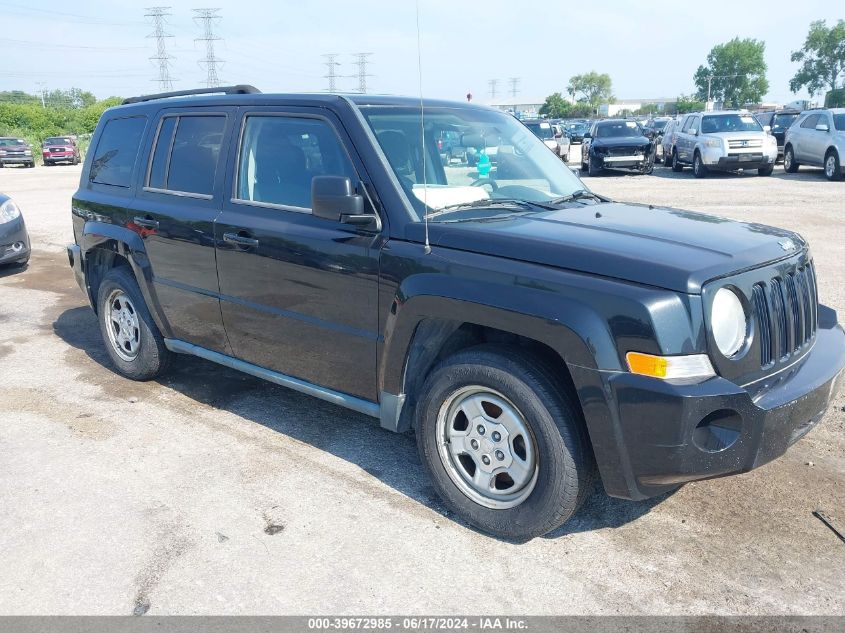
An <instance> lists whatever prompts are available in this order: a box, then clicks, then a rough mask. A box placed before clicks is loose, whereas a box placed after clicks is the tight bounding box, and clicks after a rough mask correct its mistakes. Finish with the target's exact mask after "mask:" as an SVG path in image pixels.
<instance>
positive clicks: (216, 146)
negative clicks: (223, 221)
mask: <svg viewBox="0 0 845 633" xmlns="http://www.w3.org/2000/svg"><path fill="white" fill-rule="evenodd" d="M171 121H172V123H171ZM225 128H226V117H225V116H223V115H211V116H206V115H184V116H179V117H169V118H166V119H164V122H163V123H162V124H161V127H160V129H159V135H158V138H157V139H156V147H155V150H154V152H153V160H152V164H151V165H150V175H149V179H148V186H150V187H154V188H156V189H164V190H167V191H178V192H183V193H195V194H200V195H207V196H210V195H212V194H213V193H214V178H215V174H216V172H217V162H218V158H219V157H220V147H221V145H222V143H223V132H224V130H225ZM171 139H172V140H171Z"/></svg>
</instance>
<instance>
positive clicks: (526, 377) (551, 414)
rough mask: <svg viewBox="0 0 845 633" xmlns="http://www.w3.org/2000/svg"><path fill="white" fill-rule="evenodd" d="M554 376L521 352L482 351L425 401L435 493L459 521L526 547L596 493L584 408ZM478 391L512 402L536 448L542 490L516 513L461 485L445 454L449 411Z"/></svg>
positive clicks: (424, 443) (452, 368) (426, 458)
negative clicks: (443, 430) (464, 393)
mask: <svg viewBox="0 0 845 633" xmlns="http://www.w3.org/2000/svg"><path fill="white" fill-rule="evenodd" d="M552 375H553V374H552V372H551V371H550V370H548V369H546V368H545V366H544V365H543V364H542V363H541V362H538V359H537V358H535V357H533V356H530V355H527V354H526V353H525V352H523V351H522V350H521V349H519V348H512V347H502V346H492V345H481V346H478V347H474V348H470V349H467V350H464V351H461V352H458V353H457V354H455V355H454V356H452V357H450V358H447V359H446V360H444V361H443V362H441V363H440V364H439V365H438V366H437V367H436V368H435V369H434V370H433V371H432V372H431V374H429V376H428V378H427V379H426V381H425V384H424V385H423V388H422V392H421V394H420V399H419V402H418V404H417V407H416V426H415V429H416V438H417V447H418V449H419V453H420V458H421V460H422V462H423V465H424V467H425V469H426V471H427V472H428V475H429V477H430V478H431V481H432V483H433V485H434V487H435V489H436V490H437V492H438V494H439V495H440V496H441V498H442V499H443V501H444V502H445V503H446V505H447V506H448V507H449V508H450V509H451V510H452V511H454V512H455V513H456V514H457V515H459V516H460V517H462V518H463V519H464V520H466V521H468V522H469V523H471V524H472V525H474V526H476V527H477V528H479V529H481V530H483V531H485V532H487V533H489V534H492V535H494V536H497V537H499V538H504V539H508V540H516V541H523V540H527V539H531V538H534V537H536V536H541V535H543V534H546V533H548V532H550V531H551V530H553V529H555V528H556V527H558V526H560V525H562V524H563V523H564V522H566V521H567V519H569V518H570V517H571V516H572V515H573V514H574V513H575V512H576V511H577V510H578V508H579V507H580V505H581V503H582V502H583V501H584V499H585V498H586V496H587V495H588V493H589V492H591V491H592V489H593V481H594V477H595V465H594V460H593V455H592V450H591V448H590V446H589V442H588V439H587V433H586V430H585V427H584V423H583V420H582V417H581V413H580V409H579V408H578V407H577V406H576V405H575V404H574V402H573V399H572V398H571V397H570V396H569V395H568V394H567V393H565V391H564V390H563V389H560V388H558V387H557V386H556V382H555V380H554V379H553V378H552ZM475 386H480V387H482V388H486V389H491V390H494V391H495V392H498V393H499V394H501V395H503V396H504V397H505V398H506V399H507V400H508V401H510V402H511V403H512V404H513V405H514V406H515V407H516V409H517V410H518V411H519V412H520V413H521V414H522V415H523V417H524V421H525V423H526V426H527V427H528V429H529V432H530V434H531V437H532V439H533V441H534V445H535V450H536V456H537V470H536V471H535V472H536V483H534V485H533V488H532V489H531V490H530V493H529V494H528V495H527V496H526V497H525V498H524V499H522V500H521V502H520V503H519V504H518V505H516V506H514V507H508V508H503V509H499V508H491V507H487V506H485V505H482V504H481V503H479V502H477V501H474V500H473V499H471V498H470V497H469V496H468V495H467V494H466V493H465V492H463V491H462V490H461V488H459V487H458V485H457V484H456V483H455V482H454V481H453V479H452V477H451V476H450V474H449V471H448V470H447V466H446V465H444V458H442V457H441V454H440V451H439V444H438V428H439V427H438V419H439V415H440V411H441V408H442V407H443V406H444V405H445V404H446V403H448V402H449V400H450V399H451V398H452V396H453V395H455V394H456V393H459V392H460V391H461V390H462V389H466V388H468V387H470V388H472V387H475Z"/></svg>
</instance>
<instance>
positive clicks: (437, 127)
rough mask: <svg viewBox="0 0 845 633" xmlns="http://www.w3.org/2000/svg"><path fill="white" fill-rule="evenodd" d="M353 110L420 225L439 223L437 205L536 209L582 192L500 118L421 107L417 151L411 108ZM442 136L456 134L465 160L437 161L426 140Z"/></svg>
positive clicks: (536, 143)
mask: <svg viewBox="0 0 845 633" xmlns="http://www.w3.org/2000/svg"><path fill="white" fill-rule="evenodd" d="M361 111H362V113H363V115H364V118H365V119H366V121H367V123H368V124H369V125H370V127H371V128H372V131H373V133H374V134H375V136H376V139H377V140H378V143H379V145H380V146H381V149H382V151H383V152H384V154H385V156H386V157H387V161H388V163H389V164H390V167H391V168H392V170H393V172H394V173H395V174H396V178H397V179H398V180H399V183H400V185H401V186H402V188H403V189H404V190H405V193H406V194H407V195H408V199H409V200H410V201H411V204H412V205H413V207H414V210H415V212H416V214H417V217H418V219H420V220H422V219H423V217H424V215H425V214H428V215H429V217H430V218H432V220H434V221H437V220H439V219H441V218H444V219H443V221H446V219H445V218H446V216H445V215H441V214H436V215H434V213H435V212H437V211H439V210H442V209H444V208H445V207H453V206H456V205H463V204H475V205H477V206H479V205H480V206H481V207H483V205H484V202H485V201H488V200H489V201H494V200H500V201H504V200H518V201H526V202H535V203H542V202H544V201H549V200H554V199H556V198H559V197H562V196H568V195H570V194H573V193H575V192H576V191H579V190H582V189H584V185H583V184H581V181H579V180H578V178H577V177H576V176H575V174H573V173H572V171H571V170H570V169H569V168H568V167H567V166H566V165H564V163H563V162H562V161H561V160H560V159H559V158H558V157H557V156H555V154H554V153H553V152H550V151H549V148H548V147H546V145H545V144H544V143H543V142H542V141H541V140H539V139H538V138H537V137H536V136H534V134H532V133H531V132H530V131H529V130H528V129H526V127H525V126H524V125H523V124H522V123H520V122H519V121H518V120H516V119H515V118H514V117H512V116H510V115H508V114H506V113H504V112H498V111H495V110H488V109H486V108H466V107H461V108H449V107H431V108H426V109H425V133H424V138H425V151H423V143H422V136H423V135H422V134H421V129H420V109H419V108H418V107H412V106H399V107H393V106H385V107H383V106H362V107H361ZM547 125H548V124H547ZM550 129H551V128H550ZM446 130H449V131H453V132H456V133H458V134H460V138H461V145H462V146H464V147H465V148H466V153H467V156H466V161H465V162H463V161H462V162H460V163H457V162H451V163H449V164H447V165H444V164H443V161H442V160H440V156H439V154H438V150H437V145H436V143H435V142H434V139H436V138H439V137H440V135H441V133H442V132H443V131H446ZM424 182H425V183H426V184H424ZM426 202H427V205H426ZM475 211H476V212H477V211H478V208H476V209H475ZM501 212H502V209H498V213H501ZM491 213H493V214H495V213H496V212H491ZM448 215H449V216H453V215H454V214H451V213H450V214H448ZM448 219H454V218H453V217H450V218H448Z"/></svg>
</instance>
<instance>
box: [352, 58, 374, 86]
mask: <svg viewBox="0 0 845 633" xmlns="http://www.w3.org/2000/svg"><path fill="white" fill-rule="evenodd" d="M370 55H372V53H356V54H355V58H356V59H357V61H356V62H355V65H356V66H358V92H360V93H361V94H364V93H365V92H367V77H372V75H370V74H368V73H367V64H368V63H369V61H368V60H367V58H368V57H369V56H370Z"/></svg>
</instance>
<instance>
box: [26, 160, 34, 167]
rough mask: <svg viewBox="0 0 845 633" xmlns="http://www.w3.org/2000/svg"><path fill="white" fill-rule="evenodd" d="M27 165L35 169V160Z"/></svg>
mask: <svg viewBox="0 0 845 633" xmlns="http://www.w3.org/2000/svg"><path fill="white" fill-rule="evenodd" d="M27 167H29V168H30V169H34V168H35V161H32V162H31V163H29V164H28V165H27Z"/></svg>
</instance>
